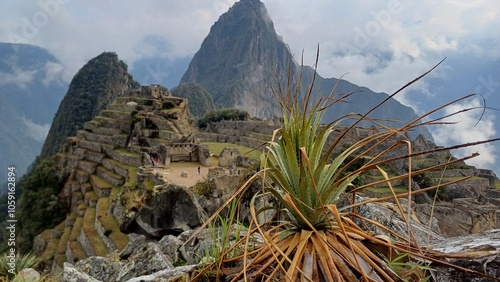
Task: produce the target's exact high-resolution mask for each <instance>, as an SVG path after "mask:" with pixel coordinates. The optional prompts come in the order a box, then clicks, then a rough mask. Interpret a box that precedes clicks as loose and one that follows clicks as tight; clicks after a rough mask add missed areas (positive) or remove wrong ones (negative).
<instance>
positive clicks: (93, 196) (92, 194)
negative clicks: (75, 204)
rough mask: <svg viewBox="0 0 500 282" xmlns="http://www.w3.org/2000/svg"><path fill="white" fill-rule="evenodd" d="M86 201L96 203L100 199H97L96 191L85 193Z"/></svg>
mask: <svg viewBox="0 0 500 282" xmlns="http://www.w3.org/2000/svg"><path fill="white" fill-rule="evenodd" d="M85 199H87V200H89V201H92V202H96V201H97V200H98V199H99V198H98V197H97V195H96V194H95V192H94V191H88V192H87V193H85Z"/></svg>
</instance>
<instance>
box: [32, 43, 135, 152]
mask: <svg viewBox="0 0 500 282" xmlns="http://www.w3.org/2000/svg"><path fill="white" fill-rule="evenodd" d="M136 87H138V83H137V82H135V81H134V80H133V78H132V76H131V75H130V74H128V72H127V65H126V64H125V63H124V62H123V61H120V60H119V59H118V56H117V55H116V54H115V53H112V52H104V53H102V54H100V55H99V56H97V57H95V58H93V59H92V60H90V61H89V62H88V63H87V64H86V65H85V66H83V67H82V68H81V69H80V70H79V71H78V73H77V74H76V75H75V77H74V78H73V80H72V81H71V84H70V85H69V89H68V92H67V93H66V96H64V99H63V100H62V101H61V104H60V105H59V109H58V110H57V113H56V115H55V117H54V120H53V121H52V125H51V127H50V130H49V134H48V135H47V139H46V140H45V143H44V145H43V148H42V152H41V154H40V156H41V158H46V157H49V156H51V155H53V154H54V153H56V152H57V151H58V149H59V146H60V145H61V144H62V142H64V140H65V139H66V138H67V137H69V136H73V135H75V133H76V131H77V130H79V129H81V128H82V126H83V123H85V122H87V121H89V120H91V119H92V118H93V117H94V116H96V115H97V114H98V113H99V112H100V111H101V110H103V109H104V108H105V107H106V105H107V104H108V103H109V102H110V101H112V100H113V99H114V98H116V97H118V96H120V95H123V94H124V93H125V92H126V91H127V90H129V89H132V88H136Z"/></svg>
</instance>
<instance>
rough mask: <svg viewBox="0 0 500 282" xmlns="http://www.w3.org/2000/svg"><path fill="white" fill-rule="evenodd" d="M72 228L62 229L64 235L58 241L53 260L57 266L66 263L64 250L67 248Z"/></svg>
mask: <svg viewBox="0 0 500 282" xmlns="http://www.w3.org/2000/svg"><path fill="white" fill-rule="evenodd" d="M71 230H72V227H71V226H68V227H66V228H65V229H64V233H63V234H62V236H61V239H59V243H58V244H57V249H56V254H55V260H56V263H57V264H58V265H63V263H64V262H66V260H67V258H66V248H67V246H68V241H69V236H70V235H71Z"/></svg>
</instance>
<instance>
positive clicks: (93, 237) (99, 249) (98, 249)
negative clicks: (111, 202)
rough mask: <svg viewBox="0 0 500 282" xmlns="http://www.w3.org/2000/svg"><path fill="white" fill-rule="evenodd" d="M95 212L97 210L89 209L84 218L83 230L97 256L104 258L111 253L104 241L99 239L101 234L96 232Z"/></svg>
mask: <svg viewBox="0 0 500 282" xmlns="http://www.w3.org/2000/svg"><path fill="white" fill-rule="evenodd" d="M95 210H96V209H95V208H87V210H86V211H85V216H84V218H83V226H82V228H83V232H85V235H86V236H87V239H88V240H89V242H90V245H91V246H92V249H93V250H94V252H95V254H96V255H97V256H101V257H104V256H106V255H107V254H108V253H109V250H108V247H106V244H104V242H103V241H102V239H101V237H99V234H97V233H96V231H95V226H94V225H95V218H96V214H95Z"/></svg>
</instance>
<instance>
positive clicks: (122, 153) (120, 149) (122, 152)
mask: <svg viewBox="0 0 500 282" xmlns="http://www.w3.org/2000/svg"><path fill="white" fill-rule="evenodd" d="M115 152H117V153H119V154H121V155H125V156H130V157H135V158H139V157H141V154H138V153H134V152H130V151H129V150H127V149H125V148H118V149H115Z"/></svg>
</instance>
